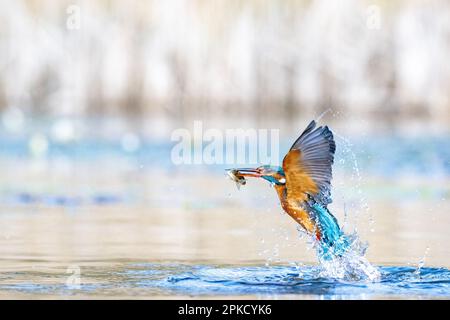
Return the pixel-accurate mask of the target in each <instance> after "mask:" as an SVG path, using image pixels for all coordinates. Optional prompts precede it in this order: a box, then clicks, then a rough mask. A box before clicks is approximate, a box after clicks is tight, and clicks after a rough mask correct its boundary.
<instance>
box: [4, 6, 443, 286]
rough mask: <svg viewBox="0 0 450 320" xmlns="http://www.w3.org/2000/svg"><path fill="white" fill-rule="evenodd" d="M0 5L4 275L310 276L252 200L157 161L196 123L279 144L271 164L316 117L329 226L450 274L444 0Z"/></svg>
mask: <svg viewBox="0 0 450 320" xmlns="http://www.w3.org/2000/svg"><path fill="white" fill-rule="evenodd" d="M0 6H1V8H2V9H1V11H0V164H1V168H2V169H1V170H0V199H1V204H0V220H1V223H0V248H1V252H2V257H1V259H3V261H4V263H3V264H2V268H4V270H16V269H17V268H19V267H20V268H22V269H24V270H30V268H35V267H36V266H40V267H42V268H44V269H45V268H47V269H48V268H50V266H54V267H57V268H63V269H62V270H64V268H65V267H66V266H67V265H68V264H69V263H77V264H79V265H88V264H94V265H95V264H96V261H97V262H98V261H103V262H102V263H107V264H109V265H111V264H114V263H119V262H121V261H123V259H125V260H126V259H129V260H131V261H134V260H140V259H141V260H152V261H153V260H162V261H166V260H170V261H172V260H182V261H203V260H213V261H219V262H220V261H222V262H229V263H241V262H243V261H244V262H248V261H253V262H255V261H256V262H258V263H261V262H266V261H275V262H286V261H289V262H291V261H302V262H315V261H316V260H315V257H314V253H313V252H312V251H311V250H309V249H308V245H307V241H306V240H299V239H298V232H297V230H296V228H295V225H294V223H293V222H292V221H291V220H290V219H289V217H287V216H286V215H280V214H279V213H282V212H281V209H280V208H279V206H278V203H277V199H276V196H275V193H274V191H273V190H271V189H270V188H269V187H268V186H267V185H266V184H264V183H257V182H251V183H249V184H248V185H247V186H246V187H245V188H244V190H242V191H241V192H237V191H236V190H235V187H234V185H233V183H231V182H230V181H226V180H225V178H224V177H223V169H224V168H225V166H224V165H209V166H206V165H203V166H202V165H191V166H189V165H181V166H175V165H174V164H173V163H171V160H170V151H171V148H172V147H173V145H174V142H173V141H171V140H170V136H171V133H172V132H173V130H175V129H177V128H187V129H189V130H191V129H192V126H193V121H194V120H201V121H202V122H203V125H204V127H205V128H216V129H219V130H225V129H228V128H254V129H259V128H267V129H271V128H274V129H279V130H280V139H281V140H280V152H281V154H280V157H282V156H283V153H284V151H285V150H287V148H288V147H289V146H290V144H291V143H292V141H294V140H295V138H296V137H297V136H298V135H299V134H300V133H301V131H302V130H303V129H304V128H305V127H306V125H307V123H309V121H310V120H311V119H315V118H320V121H321V122H323V123H326V124H328V125H330V127H332V129H333V130H334V132H335V136H336V140H337V146H338V147H337V148H338V151H337V155H336V163H335V167H334V180H333V185H334V189H333V195H334V199H335V201H334V203H333V204H332V209H333V212H335V213H336V215H337V216H338V218H339V219H340V221H343V223H344V224H345V225H346V228H347V229H346V230H347V231H348V232H353V231H357V232H358V233H359V234H360V236H361V238H362V239H364V240H368V241H369V243H370V245H371V246H370V249H369V258H370V259H371V260H372V261H374V262H375V263H379V264H381V263H385V264H396V263H403V264H405V263H411V264H414V265H417V264H419V263H420V262H421V261H426V263H429V264H434V265H440V266H447V267H448V266H450V261H449V256H450V255H449V254H450V251H449V250H450V249H448V242H449V241H450V234H449V233H448V230H449V222H450V217H449V209H450V204H449V201H448V197H449V194H450V139H449V138H450V130H449V128H450V64H449V63H448V61H449V57H450V3H449V2H448V1H446V0H432V1H401V0H399V1H381V0H378V1H375V0H374V1H357V0H342V1H339V2H337V1H325V0H318V1H294V0H288V1H266V0H259V1H256V0H254V1H253V0H251V1H237V0H227V1H225V0H223V1H206V0H191V1H137V0H130V1H118V0H110V1H107V0H95V1H54V0H27V1H24V0H23V1H7V0H1V1H0ZM242 243H246V244H248V245H246V246H242ZM30 261H31V262H30ZM105 261H106V262H105ZM127 261H128V260H127ZM424 263H425V262H424ZM98 264H100V263H99V262H98ZM57 270H59V269H57ZM54 272H60V271H54ZM63 272H64V271H63ZM27 277H33V276H32V275H30V274H27ZM11 281H12V280H11Z"/></svg>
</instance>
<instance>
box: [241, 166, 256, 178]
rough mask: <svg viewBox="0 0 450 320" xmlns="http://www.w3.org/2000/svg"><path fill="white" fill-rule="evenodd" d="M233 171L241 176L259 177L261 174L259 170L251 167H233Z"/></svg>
mask: <svg viewBox="0 0 450 320" xmlns="http://www.w3.org/2000/svg"><path fill="white" fill-rule="evenodd" d="M235 173H236V175H238V176H242V177H254V178H260V177H261V176H262V175H261V173H260V172H259V170H257V169H253V168H240V169H235Z"/></svg>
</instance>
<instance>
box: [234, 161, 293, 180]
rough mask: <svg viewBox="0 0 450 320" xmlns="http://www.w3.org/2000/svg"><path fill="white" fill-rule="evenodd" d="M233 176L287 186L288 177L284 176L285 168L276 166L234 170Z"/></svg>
mask: <svg viewBox="0 0 450 320" xmlns="http://www.w3.org/2000/svg"><path fill="white" fill-rule="evenodd" d="M232 172H233V174H234V175H235V176H236V177H238V178H239V177H244V178H246V177H252V178H263V179H264V180H267V181H269V182H270V183H272V184H275V185H284V184H286V176H285V174H284V171H283V168H281V167H276V166H269V165H266V166H260V167H258V168H241V169H233V171H232Z"/></svg>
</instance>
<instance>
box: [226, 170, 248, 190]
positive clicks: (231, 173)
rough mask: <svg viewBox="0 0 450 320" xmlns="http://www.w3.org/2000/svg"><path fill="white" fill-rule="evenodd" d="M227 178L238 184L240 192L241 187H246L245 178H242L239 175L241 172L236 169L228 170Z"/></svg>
mask: <svg viewBox="0 0 450 320" xmlns="http://www.w3.org/2000/svg"><path fill="white" fill-rule="evenodd" d="M227 176H228V178H230V179H231V180H232V181H234V182H236V187H237V188H238V190H240V188H241V186H245V184H246V183H247V180H245V178H244V177H243V176H241V175H240V174H239V171H238V170H236V169H228V170H227Z"/></svg>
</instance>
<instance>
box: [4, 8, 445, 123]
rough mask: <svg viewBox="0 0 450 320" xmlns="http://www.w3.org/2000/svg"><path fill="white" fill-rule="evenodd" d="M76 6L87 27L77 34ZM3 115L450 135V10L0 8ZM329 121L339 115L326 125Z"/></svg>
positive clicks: (78, 30)
mask: <svg viewBox="0 0 450 320" xmlns="http://www.w3.org/2000/svg"><path fill="white" fill-rule="evenodd" d="M73 5H75V6H77V8H79V10H80V11H79V13H80V15H79V18H80V20H79V21H80V24H79V28H69V27H68V25H67V23H68V19H70V18H71V16H72V15H73V12H72V11H70V10H69V8H70V6H73ZM1 7H2V10H1V11H0V111H2V110H3V111H4V110H6V109H11V108H16V109H19V110H21V112H23V113H24V114H26V115H30V116H31V117H33V118H40V117H47V116H49V117H53V116H80V117H86V118H90V117H105V116H118V117H119V118H130V119H143V118H147V119H148V118H154V119H156V118H158V119H159V118H161V119H166V120H168V121H170V122H181V123H183V122H186V121H191V120H192V119H195V118H201V119H208V118H219V119H224V118H244V119H253V120H257V121H259V120H267V119H273V118H278V119H281V120H285V121H290V120H295V119H296V118H298V117H300V118H305V117H314V116H317V115H319V114H321V113H322V112H323V111H325V110H327V109H328V108H332V109H333V110H335V111H336V110H338V111H339V112H340V113H344V114H347V115H351V116H352V117H355V118H357V119H366V120H368V121H369V123H372V124H377V123H382V124H383V125H384V126H386V127H393V126H395V125H396V124H397V123H398V122H399V121H403V123H405V124H408V123H410V122H411V121H418V122H419V123H421V124H423V125H425V126H430V127H431V125H432V126H433V127H434V128H441V129H443V130H447V128H448V127H449V125H450V100H449V95H450V90H449V87H450V64H449V63H448V57H449V56H450V3H449V2H448V1H446V0H433V1H427V2H425V1H395V2H390V1H380V0H379V1H370V2H369V1H357V0H343V1H339V2H337V1H326V0H319V1H293V0H292V1H235V0H232V1H225V0H221V1H201V0H193V1H139V0H132V1H118V0H110V1H106V0H96V1H52V0H34V1H31V0H27V1H25V0H20V1H2V3H1ZM325 117H330V114H326V115H325Z"/></svg>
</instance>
